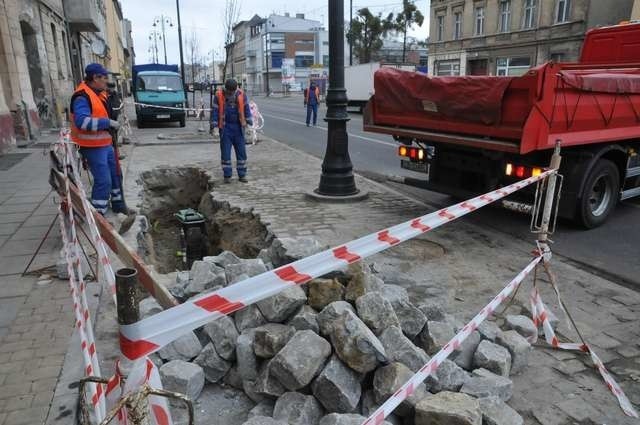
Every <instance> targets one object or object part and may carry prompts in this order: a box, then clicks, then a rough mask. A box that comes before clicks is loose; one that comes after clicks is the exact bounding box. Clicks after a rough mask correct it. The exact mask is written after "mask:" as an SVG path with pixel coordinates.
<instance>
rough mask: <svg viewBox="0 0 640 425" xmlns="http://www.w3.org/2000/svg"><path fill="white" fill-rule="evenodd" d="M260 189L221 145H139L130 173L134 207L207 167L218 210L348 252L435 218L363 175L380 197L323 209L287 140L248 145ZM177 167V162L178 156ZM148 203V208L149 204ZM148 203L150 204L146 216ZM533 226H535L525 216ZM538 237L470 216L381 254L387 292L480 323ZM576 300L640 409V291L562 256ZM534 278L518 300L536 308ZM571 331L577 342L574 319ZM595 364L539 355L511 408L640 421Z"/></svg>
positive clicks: (312, 171) (542, 415) (559, 270)
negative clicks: (234, 173) (159, 170)
mask: <svg viewBox="0 0 640 425" xmlns="http://www.w3.org/2000/svg"><path fill="white" fill-rule="evenodd" d="M248 156H249V174H248V176H249V179H250V182H249V183H248V184H242V183H239V182H238V181H237V180H235V179H234V181H233V183H232V184H229V185H224V184H222V181H221V180H222V179H221V171H220V169H219V167H220V165H219V160H220V156H219V147H218V145H214V144H211V145H206V144H197V145H196V144H193V145H188V146H184V145H183V146H153V147H141V146H137V147H136V148H135V150H134V151H133V154H132V156H131V160H130V161H129V165H128V167H129V168H128V173H127V182H126V185H125V187H126V188H127V199H129V200H130V202H131V200H133V199H136V197H138V199H140V196H141V195H140V191H141V189H142V187H141V186H140V185H139V179H140V175H141V173H143V172H144V171H148V170H152V169H153V168H155V167H159V166H162V167H183V166H196V167H199V168H201V169H203V170H205V171H207V172H208V174H209V175H210V176H211V177H212V183H213V188H212V190H211V191H212V194H213V198H214V199H215V200H216V201H219V202H221V203H228V204H229V205H230V207H232V208H238V209H239V210H240V211H243V212H250V213H252V214H254V215H256V216H259V218H260V220H261V221H262V222H263V223H265V224H267V227H268V229H269V230H270V231H271V232H273V233H274V234H276V235H277V236H279V237H298V236H307V235H310V236H313V237H315V238H316V239H318V240H319V241H320V242H321V243H323V244H327V245H330V246H336V245H338V244H340V243H343V242H347V241H349V240H352V239H355V238H357V237H359V236H363V235H365V234H368V233H371V232H374V231H376V230H379V229H382V228H384V227H386V226H389V225H393V224H397V223H400V222H402V221H405V220H408V219H410V218H414V217H417V216H419V215H422V214H425V213H427V212H429V211H431V210H432V209H430V208H429V207H427V206H426V205H422V204H421V203H419V202H416V201H414V200H411V199H408V198H406V197H405V196H403V195H401V194H399V193H397V192H394V191H392V190H391V189H389V188H387V187H385V186H382V185H379V184H377V183H374V182H372V181H370V180H366V179H363V178H360V177H358V178H357V179H356V181H357V184H358V187H359V188H360V189H361V190H365V191H368V192H369V195H370V196H369V199H368V200H366V201H363V202H360V203H354V204H328V203H318V202H315V201H313V200H309V199H307V198H306V197H305V195H304V194H305V193H306V192H307V191H310V190H313V189H314V188H316V187H317V184H318V182H319V177H320V165H321V161H320V160H318V159H317V158H314V157H311V156H309V155H307V154H305V153H302V152H300V151H297V150H294V149H291V148H289V147H287V146H285V145H283V144H280V143H278V142H275V141H271V140H267V141H264V142H262V143H259V144H258V145H255V146H250V147H249V148H248ZM168 158H170V160H169V159H168ZM139 206H140V205H139ZM139 206H138V207H139ZM522 225H523V226H528V221H527V219H526V218H525V217H523V221H522ZM533 248H534V238H533V237H532V239H531V243H523V242H520V241H518V240H514V239H513V238H510V237H508V236H507V235H505V234H502V233H496V232H491V231H489V230H486V229H482V228H479V227H477V226H476V225H473V224H471V223H469V222H468V221H467V220H465V219H462V220H459V221H456V222H455V223H450V224H448V225H446V226H444V227H441V228H438V229H436V230H434V231H432V232H429V233H427V234H425V235H424V236H422V237H419V238H417V239H415V240H412V241H409V242H407V243H404V244H401V245H399V246H397V247H394V248H393V249H391V250H389V251H386V252H385V253H381V254H378V255H376V256H375V257H373V258H372V259H371V260H370V261H372V262H373V263H374V266H375V269H376V270H377V271H378V272H379V273H380V275H381V277H382V278H383V280H384V281H385V282H386V283H395V284H399V285H401V286H404V287H405V288H407V290H408V291H409V294H410V296H411V297H412V298H413V301H418V300H423V299H426V298H429V299H431V300H435V301H436V302H439V303H441V304H442V305H445V306H446V308H447V310H448V311H449V312H450V313H453V314H455V315H456V316H457V317H459V318H461V319H465V320H466V319H470V318H471V317H472V316H474V315H475V314H476V313H477V312H478V311H479V310H480V309H481V308H482V307H483V306H484V305H485V304H486V303H487V302H488V301H489V300H490V299H491V298H492V297H493V296H494V295H495V294H496V293H497V292H498V291H499V290H500V289H501V288H502V287H503V285H504V284H505V283H506V282H508V281H509V280H511V278H513V276H515V274H517V273H518V272H519V271H520V270H521V269H522V267H524V266H525V265H526V264H527V263H528V261H529V259H530V258H531V254H530V253H531V250H532V249H533ZM553 268H554V271H555V273H556V274H557V275H558V278H559V282H560V284H561V290H562V293H563V295H564V299H565V302H566V303H567V304H568V306H569V308H570V309H571V311H572V312H573V314H574V317H575V318H576V319H577V321H578V324H579V326H580V329H581V330H582V332H583V334H584V335H585V337H586V338H587V339H588V341H589V342H590V343H591V344H592V345H593V347H594V349H595V351H596V353H597V354H598V355H599V356H600V357H601V359H602V360H603V361H604V362H605V363H606V364H607V366H608V367H609V370H610V371H611V372H612V373H613V374H614V376H615V378H616V379H617V380H618V382H619V383H620V384H621V385H622V387H623V388H624V390H625V391H626V393H627V396H628V397H629V398H630V399H631V401H632V402H633V403H634V404H635V405H636V407H637V406H638V405H639V404H640V386H639V385H638V383H637V379H638V378H637V377H638V376H640V363H639V362H640V347H639V346H638V342H639V341H640V328H639V327H638V325H637V320H638V318H640V294H638V293H636V292H633V291H631V290H628V289H626V288H624V287H621V286H618V285H616V284H615V283H614V282H610V281H607V280H604V279H602V278H599V277H597V276H595V275H592V274H589V273H587V272H585V271H582V270H579V269H577V268H575V267H573V266H571V265H569V264H563V263H562V262H561V260H560V259H559V258H556V259H554V261H553ZM530 282H531V281H530V280H527V281H526V283H525V286H524V287H523V289H522V290H521V291H520V293H519V296H518V305H514V306H512V307H511V308H510V313H511V312H519V311H520V310H521V306H528V295H529V290H530ZM541 286H542V287H543V289H542V291H541V292H542V294H543V299H544V300H545V302H546V303H547V305H548V306H549V307H550V308H551V309H552V310H554V313H556V315H558V316H559V317H562V316H561V315H560V312H559V311H558V309H557V306H556V304H557V302H556V301H555V296H554V295H553V292H552V291H551V289H550V288H549V286H548V285H546V284H544V283H543V284H542V285H541ZM559 330H560V331H561V333H562V334H564V335H566V336H569V337H574V335H572V334H571V332H569V331H568V330H567V325H566V324H565V323H564V321H562V322H561V325H560V326H559ZM589 363H590V361H589V360H587V359H586V357H584V356H582V355H577V354H575V353H573V352H560V351H557V350H550V349H547V348H544V347H542V346H536V348H535V349H534V350H533V352H532V353H531V355H530V362H529V367H528V368H527V369H526V370H525V371H524V372H523V373H522V374H521V375H518V376H514V377H513V379H514V386H515V388H514V397H513V399H512V400H511V401H510V403H509V404H510V405H511V406H512V407H514V408H515V409H516V410H518V411H519V412H520V414H521V415H522V416H523V417H524V418H525V423H526V424H536V425H539V424H542V425H564V424H571V423H577V422H580V423H582V422H583V421H585V420H591V421H594V422H596V423H607V424H635V423H637V422H636V421H633V420H631V419H630V418H627V417H626V416H624V414H623V413H622V411H621V410H620V408H619V407H618V404H617V401H616V399H615V398H614V397H613V395H612V394H611V393H610V392H609V390H608V389H607V388H606V386H605V384H604V383H603V381H602V380H601V378H600V376H599V375H598V374H597V372H596V371H595V370H594V369H593V368H591V367H590V365H589Z"/></svg>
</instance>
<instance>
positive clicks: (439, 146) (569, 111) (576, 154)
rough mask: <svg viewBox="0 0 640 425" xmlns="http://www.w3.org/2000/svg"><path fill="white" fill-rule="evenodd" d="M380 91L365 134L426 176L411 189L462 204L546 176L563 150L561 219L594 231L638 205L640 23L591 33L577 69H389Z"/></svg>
mask: <svg viewBox="0 0 640 425" xmlns="http://www.w3.org/2000/svg"><path fill="white" fill-rule="evenodd" d="M374 85H375V95H374V96H373V97H372V98H371V99H370V101H369V102H368V104H367V106H366V108H365V111H364V119H363V121H364V130H365V131H372V132H378V133H385V134H391V135H393V136H394V138H395V139H396V140H397V141H398V142H400V146H399V149H398V151H399V154H400V155H401V156H402V157H403V158H402V163H401V165H402V167H403V168H406V169H410V170H414V171H421V172H425V173H427V174H428V177H427V179H426V180H420V179H406V180H408V182H409V183H410V184H414V185H418V186H422V187H425V188H427V189H430V190H434V191H437V192H441V193H445V194H450V195H454V196H460V197H466V196H470V195H476V194H478V193H482V192H486V191H490V190H493V189H496V188H498V187H501V186H504V185H508V184H510V183H513V182H514V181H516V180H518V179H525V178H527V177H530V176H531V175H532V174H535V173H539V172H540V171H541V169H542V168H543V167H545V166H546V165H548V164H549V159H550V157H551V153H552V150H553V147H554V146H555V143H556V141H560V143H561V147H562V155H563V161H562V166H561V170H560V172H561V174H562V175H563V176H564V185H563V193H562V200H561V202H560V206H559V215H560V216H561V217H565V218H570V219H574V220H576V221H577V222H578V223H580V224H581V225H583V226H585V227H587V228H593V227H596V226H599V225H601V224H602V223H604V221H605V220H606V219H607V217H608V216H609V214H610V213H611V211H612V210H613V209H614V208H615V205H616V203H617V202H618V201H619V200H624V199H629V198H632V197H635V196H640V156H639V155H638V151H639V150H640V23H631V24H626V25H617V26H612V27H606V28H598V29H594V30H590V31H589V32H587V34H586V37H585V41H584V44H583V47H582V53H581V57H580V60H579V62H577V63H554V62H548V63H546V64H544V65H541V66H538V67H536V68H532V69H531V70H529V71H528V72H527V73H526V74H524V75H522V76H520V77H492V76H479V77H478V76H460V77H428V76H426V75H423V74H419V73H415V72H407V71H401V70H396V69H391V68H386V69H381V70H379V71H377V72H376V74H375V77H374ZM520 196H524V197H525V198H526V197H528V198H529V202H530V199H531V193H529V194H527V193H524V194H520ZM525 198H520V199H515V201H518V202H524V203H527V202H528V200H527V199H525Z"/></svg>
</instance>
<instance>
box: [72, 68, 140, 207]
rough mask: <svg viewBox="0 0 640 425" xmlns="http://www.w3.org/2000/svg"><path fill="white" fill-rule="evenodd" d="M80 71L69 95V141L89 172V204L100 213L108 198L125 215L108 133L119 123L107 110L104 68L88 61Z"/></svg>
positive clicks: (119, 180) (120, 185)
mask: <svg viewBox="0 0 640 425" xmlns="http://www.w3.org/2000/svg"><path fill="white" fill-rule="evenodd" d="M84 73H85V76H84V81H82V82H81V83H80V84H79V85H78V87H77V88H76V90H75V92H74V93H73V95H72V96H71V140H72V141H73V142H74V143H75V144H77V145H78V146H79V147H80V153H81V154H82V156H83V158H85V159H86V161H87V163H88V165H89V170H90V171H91V174H92V175H93V190H92V193H91V204H92V205H93V206H94V207H95V209H96V210H97V211H98V212H99V213H101V214H103V215H104V214H105V213H106V212H107V210H108V208H109V201H111V209H112V210H113V212H114V213H125V214H128V213H129V210H128V208H127V207H126V205H125V203H124V198H123V195H122V184H121V183H122V182H121V178H120V176H119V172H118V169H117V165H116V158H115V154H114V151H113V146H112V143H111V142H112V140H111V134H110V133H109V129H114V130H117V129H118V128H120V123H119V122H118V121H116V120H113V119H111V117H110V116H109V112H108V107H107V91H106V89H107V82H108V71H107V70H106V69H105V68H104V67H103V66H102V65H100V64H99V63H91V64H89V65H87V67H86V68H85V71H84Z"/></svg>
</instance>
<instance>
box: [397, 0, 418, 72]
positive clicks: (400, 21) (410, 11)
mask: <svg viewBox="0 0 640 425" xmlns="http://www.w3.org/2000/svg"><path fill="white" fill-rule="evenodd" d="M423 22H424V15H423V14H422V13H421V12H420V11H419V10H418V7H417V6H416V5H415V2H414V0H403V1H402V12H400V13H398V14H397V15H396V18H395V20H394V21H393V24H392V25H393V29H394V30H395V31H396V32H398V33H399V34H402V62H404V61H405V59H406V53H407V31H408V30H410V29H411V28H412V27H413V25H415V24H418V26H419V27H421V26H422V24H423Z"/></svg>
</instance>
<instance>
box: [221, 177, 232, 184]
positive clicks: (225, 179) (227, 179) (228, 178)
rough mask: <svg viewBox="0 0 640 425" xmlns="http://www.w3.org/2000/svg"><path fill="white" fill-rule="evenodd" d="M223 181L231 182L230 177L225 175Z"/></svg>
mask: <svg viewBox="0 0 640 425" xmlns="http://www.w3.org/2000/svg"><path fill="white" fill-rule="evenodd" d="M223 181H224V182H225V183H231V177H225V178H224V180H223Z"/></svg>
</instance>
